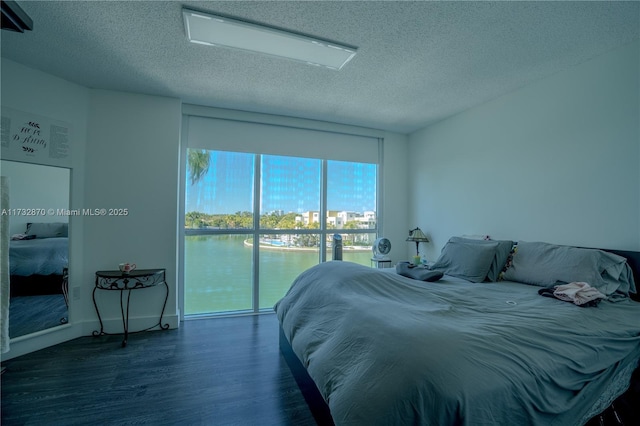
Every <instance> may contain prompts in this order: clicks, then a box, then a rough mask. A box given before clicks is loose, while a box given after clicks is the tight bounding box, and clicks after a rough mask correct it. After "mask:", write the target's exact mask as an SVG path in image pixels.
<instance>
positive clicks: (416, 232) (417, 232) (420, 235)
mask: <svg viewBox="0 0 640 426" xmlns="http://www.w3.org/2000/svg"><path fill="white" fill-rule="evenodd" d="M407 241H416V242H419V243H422V242H424V243H428V242H429V238H427V236H426V235H424V232H422V230H421V229H420V228H416V229H412V230H411V231H409V236H408V237H407Z"/></svg>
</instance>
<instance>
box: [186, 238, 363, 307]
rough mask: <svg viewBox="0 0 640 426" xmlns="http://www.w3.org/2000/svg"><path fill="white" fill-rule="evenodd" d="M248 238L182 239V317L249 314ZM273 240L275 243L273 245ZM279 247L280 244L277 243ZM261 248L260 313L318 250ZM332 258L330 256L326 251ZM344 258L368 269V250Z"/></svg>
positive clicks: (312, 262) (314, 260)
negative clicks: (246, 312) (183, 298)
mask: <svg viewBox="0 0 640 426" xmlns="http://www.w3.org/2000/svg"><path fill="white" fill-rule="evenodd" d="M250 238H251V235H191V236H186V237H185V282H186V283H188V285H185V301H184V305H185V306H184V308H185V315H196V314H206V313H214V312H228V311H243V310H252V309H253V307H252V294H253V292H252V273H253V268H252V257H253V254H252V253H253V248H252V246H251V245H250V244H247V243H246V241H247V240H249V241H250ZM274 241H276V240H274ZM277 244H280V243H277ZM277 244H274V245H273V247H269V248H268V247H262V246H261V247H260V251H259V253H260V254H259V265H258V266H259V270H260V272H259V273H260V277H259V278H260V279H259V281H260V291H259V298H260V302H259V307H260V309H271V308H272V307H273V305H274V304H275V303H276V302H277V301H278V300H279V299H280V298H281V297H282V296H284V294H285V293H286V292H287V290H288V289H289V287H290V286H291V283H292V282H293V280H294V279H295V278H296V277H297V276H298V275H299V274H300V273H301V272H302V271H304V270H306V269H308V268H310V267H312V266H314V265H317V264H318V263H319V259H320V252H319V249H317V248H306V249H286V248H278V247H277ZM327 257H328V258H330V251H329V250H327ZM343 259H344V260H345V261H351V262H356V263H360V264H362V265H366V266H369V265H370V263H371V250H370V249H368V248H364V249H360V250H348V249H345V250H344V251H343Z"/></svg>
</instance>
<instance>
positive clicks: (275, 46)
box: [182, 9, 357, 70]
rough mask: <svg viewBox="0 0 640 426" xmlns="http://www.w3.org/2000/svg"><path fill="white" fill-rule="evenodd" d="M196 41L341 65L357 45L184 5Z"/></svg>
mask: <svg viewBox="0 0 640 426" xmlns="http://www.w3.org/2000/svg"><path fill="white" fill-rule="evenodd" d="M182 16H183V17H184V26H185V29H186V32H187V38H188V39H189V41H190V42H192V43H198V44H205V45H209V46H222V47H230V48H235V49H242V50H248V51H252V52H259V53H264V54H267V55H271V56H279V57H282V58H288V59H294V60H296V61H301V62H305V63H307V64H309V65H317V66H325V67H327V68H331V69H334V70H339V69H341V68H342V67H343V66H344V65H345V64H346V63H347V62H349V61H350V60H351V59H352V58H353V57H354V56H355V54H356V51H357V48H356V47H353V46H347V45H342V44H338V43H334V42H331V41H328V40H322V39H318V38H313V37H308V36H305V35H302V34H296V33H292V32H289V31H283V30H280V29H277V28H273V27H267V26H264V25H257V24H253V23H249V22H244V21H238V20H235V19H230V18H226V17H222V16H216V15H209V14H205V13H201V12H194V11H191V10H187V9H183V10H182Z"/></svg>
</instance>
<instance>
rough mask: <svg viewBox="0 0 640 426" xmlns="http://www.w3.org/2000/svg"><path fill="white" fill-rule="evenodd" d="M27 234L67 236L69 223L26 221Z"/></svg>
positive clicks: (47, 236)
mask: <svg viewBox="0 0 640 426" xmlns="http://www.w3.org/2000/svg"><path fill="white" fill-rule="evenodd" d="M25 233H26V234H27V235H35V238H55V237H68V236H69V224H68V223H64V222H45V223H42V222H34V223H27V232H25Z"/></svg>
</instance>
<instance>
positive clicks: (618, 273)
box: [503, 241, 635, 296]
mask: <svg viewBox="0 0 640 426" xmlns="http://www.w3.org/2000/svg"><path fill="white" fill-rule="evenodd" d="M629 269H630V268H629V266H628V265H627V263H626V259H625V258H624V257H622V256H618V255H615V254H613V253H609V252H605V251H602V250H597V249H584V248H577V247H570V246H560V245H555V244H549V243H541V242H525V241H520V242H518V245H517V249H516V251H515V253H514V254H513V257H512V262H511V265H510V266H509V268H507V270H506V271H505V272H504V275H503V278H504V279H505V280H508V281H518V282H523V283H526V284H532V285H537V286H543V287H547V286H551V285H553V284H554V283H555V282H556V281H564V282H567V283H569V282H574V281H583V282H586V283H588V284H589V285H590V286H592V287H595V288H597V289H598V290H600V292H602V293H604V294H605V295H607V296H611V295H613V294H614V293H616V292H617V293H620V295H623V296H626V295H628V293H629V291H632V292H633V291H635V286H634V283H633V280H632V279H630V273H629Z"/></svg>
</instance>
